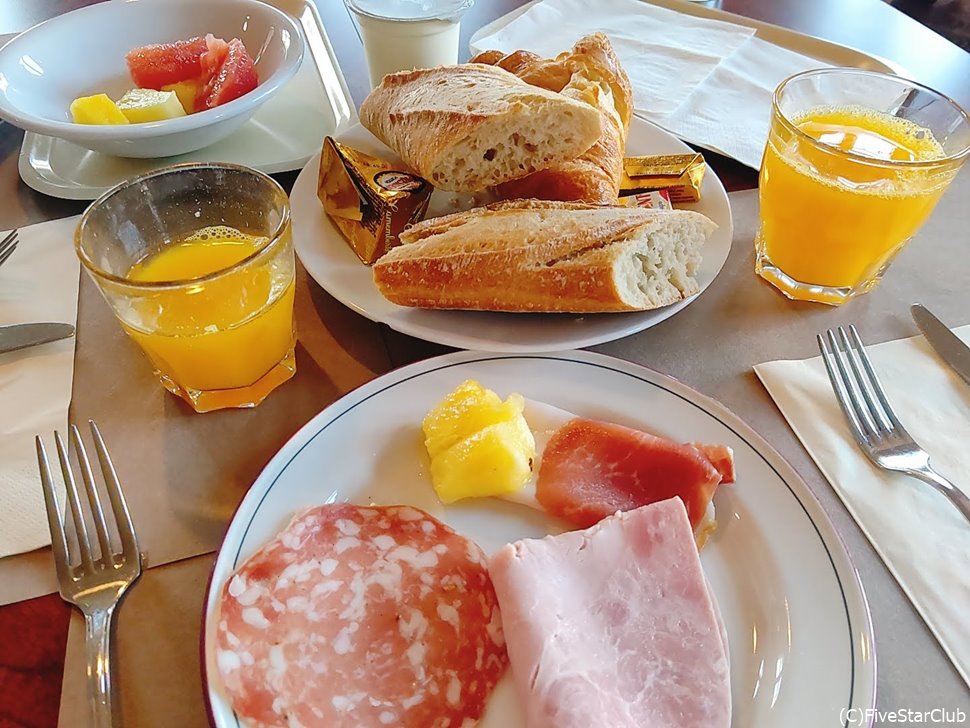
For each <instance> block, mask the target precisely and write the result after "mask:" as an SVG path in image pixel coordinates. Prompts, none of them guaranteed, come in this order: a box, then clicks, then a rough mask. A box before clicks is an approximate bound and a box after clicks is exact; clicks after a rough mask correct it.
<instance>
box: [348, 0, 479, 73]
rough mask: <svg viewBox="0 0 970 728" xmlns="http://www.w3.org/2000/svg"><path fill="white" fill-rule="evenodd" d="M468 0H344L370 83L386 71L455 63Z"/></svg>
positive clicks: (392, 71) (469, 0)
mask: <svg viewBox="0 0 970 728" xmlns="http://www.w3.org/2000/svg"><path fill="white" fill-rule="evenodd" d="M473 2H474V0H344V3H345V4H346V6H347V7H348V8H349V9H350V11H351V12H352V17H353V19H354V21H355V23H356V25H357V29H358V31H359V34H360V40H361V42H362V43H363V44H364V55H365V56H366V57H367V70H368V73H369V75H370V83H371V87H375V86H379V85H380V83H381V80H382V79H383V78H384V76H385V75H387V74H389V73H395V72H397V71H410V70H411V69H414V68H431V67H433V66H448V65H454V64H456V63H458V46H459V40H460V37H461V29H460V27H461V16H462V15H464V14H465V12H466V11H467V10H468V9H469V8H470V7H471V6H472V4H473Z"/></svg>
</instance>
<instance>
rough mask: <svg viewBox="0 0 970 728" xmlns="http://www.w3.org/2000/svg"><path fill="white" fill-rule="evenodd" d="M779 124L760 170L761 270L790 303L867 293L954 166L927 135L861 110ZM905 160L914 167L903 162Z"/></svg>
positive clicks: (822, 110) (829, 110)
mask: <svg viewBox="0 0 970 728" xmlns="http://www.w3.org/2000/svg"><path fill="white" fill-rule="evenodd" d="M791 124H792V125H794V127H796V128H797V129H798V132H801V133H798V132H796V131H794V130H793V129H791V128H790V127H789V126H787V125H786V124H785V123H783V122H782V121H781V120H779V119H778V118H777V115H776V116H775V117H774V118H773V119H772V128H771V134H770V136H769V140H768V145H767V147H766V149H765V156H764V160H763V162H762V166H761V179H760V190H761V192H760V195H761V230H760V232H759V234H758V241H757V253H758V264H757V265H758V272H759V273H760V274H761V275H762V276H764V277H765V278H767V279H768V280H770V281H771V282H772V283H773V284H774V285H776V286H777V287H779V288H780V289H782V291H784V292H785V293H786V294H787V295H789V296H790V297H792V298H796V299H810V300H825V294H826V291H825V289H835V290H834V291H833V292H832V300H830V301H828V302H832V303H837V302H841V300H844V297H846V296H847V295H851V294H853V293H855V292H859V291H861V290H867V289H868V288H869V287H871V286H872V285H874V284H875V283H876V281H877V280H878V279H879V277H880V275H881V274H882V272H883V271H884V270H885V268H886V267H887V266H888V265H889V263H890V261H891V260H892V258H893V257H894V256H895V255H896V253H898V252H899V250H900V249H901V248H902V246H903V245H904V244H905V243H906V241H907V240H909V238H910V237H912V235H913V234H914V233H915V232H916V230H917V229H919V227H920V225H922V223H923V221H924V220H925V219H926V218H927V216H929V214H930V212H931V211H932V210H933V207H934V206H935V205H936V203H937V201H938V200H939V198H940V196H941V195H942V194H943V191H944V190H945V189H946V186H947V184H948V183H949V182H950V180H951V179H952V178H953V175H954V174H955V170H954V169H949V168H944V169H942V170H941V169H935V168H934V167H933V166H932V165H929V166H925V165H924V166H921V165H919V164H912V163H913V162H931V161H932V160H938V159H942V158H943V156H944V152H943V148H942V146H941V145H940V144H939V142H938V141H937V140H936V139H935V138H934V136H933V134H932V133H931V132H930V131H929V130H928V129H924V128H922V127H920V126H918V125H917V124H914V123H913V122H911V121H907V120H905V119H901V118H897V117H895V116H890V115H889V114H885V113H882V112H877V111H873V110H870V109H866V108H863V107H861V106H839V107H816V108H813V109H810V110H808V111H806V112H804V113H802V114H800V115H799V116H797V117H795V118H793V119H791ZM907 163H910V164H907Z"/></svg>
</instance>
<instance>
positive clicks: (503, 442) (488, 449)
mask: <svg viewBox="0 0 970 728" xmlns="http://www.w3.org/2000/svg"><path fill="white" fill-rule="evenodd" d="M524 408H525V400H524V399H523V398H522V396H521V395H519V394H511V395H509V397H508V399H506V400H505V401H504V402H503V401H502V399H501V397H499V396H498V395H497V394H496V393H495V392H493V391H491V390H489V389H485V388H484V387H482V386H481V385H480V384H479V383H478V382H476V381H474V380H468V381H466V382H463V383H462V384H460V385H459V386H458V387H457V388H456V389H455V390H454V391H453V392H451V393H450V394H449V395H448V396H446V397H445V398H444V399H443V400H442V401H441V402H440V403H439V404H438V405H437V406H436V407H435V408H434V409H432V410H431V411H430V412H429V413H428V414H427V416H426V417H425V418H424V422H423V423H422V428H423V430H424V435H425V443H424V444H425V447H426V448H427V449H428V454H429V455H430V456H431V482H432V484H433V485H434V488H435V490H436V491H437V493H438V497H439V498H441V500H442V501H444V502H445V503H451V502H453V501H456V500H459V499H460V498H470V497H480V496H490V495H503V494H506V493H511V492H514V491H516V490H518V489H520V488H521V487H522V486H523V485H525V484H526V482H528V480H529V479H530V478H531V476H532V462H533V460H534V458H535V453H536V444H535V438H534V437H533V435H532V431H531V430H530V429H529V425H528V423H527V422H526V421H525V417H524V416H523V414H522V412H523V409H524Z"/></svg>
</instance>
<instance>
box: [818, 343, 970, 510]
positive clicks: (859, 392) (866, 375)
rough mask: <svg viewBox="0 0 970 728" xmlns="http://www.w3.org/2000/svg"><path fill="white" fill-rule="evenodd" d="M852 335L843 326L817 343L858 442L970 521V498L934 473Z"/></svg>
mask: <svg viewBox="0 0 970 728" xmlns="http://www.w3.org/2000/svg"><path fill="white" fill-rule="evenodd" d="M849 330H850V332H851V334H852V336H851V339H850V337H849V335H848V334H846V331H845V329H844V328H843V327H841V326H840V327H839V330H838V336H836V333H835V331H833V330H832V329H829V330H828V331H826V332H825V338H823V337H822V335H821V334H819V335H817V336H816V337H815V338H816V339H817V340H818V348H819V351H821V352H822V360H823V361H824V362H825V369H826V371H828V374H829V380H830V381H831V382H832V388H833V389H834V390H835V396H836V398H837V399H838V400H839V405H841V407H842V412H844V413H845V416H846V419H848V420H849V426H850V429H851V430H852V436H853V437H854V438H855V441H856V442H857V443H858V444H859V447H860V448H861V449H862V452H864V453H865V454H866V456H867V457H868V458H869V459H870V460H871V461H872V462H873V463H875V465H877V466H878V467H880V468H882V469H883V470H894V471H897V472H900V473H905V474H907V475H911V476H913V477H914V478H919V479H920V480H922V481H923V482H925V483H929V484H930V485H932V486H933V487H934V488H936V490H938V491H939V492H940V493H942V494H943V495H945V496H946V497H947V498H949V499H950V502H951V503H953V505H954V506H956V508H957V509H958V510H959V511H960V513H962V514H963V517H964V518H966V519H967V521H970V498H967V496H966V495H964V494H963V492H962V491H961V490H960V489H959V488H957V487H956V486H955V485H953V483H951V482H950V481H949V480H947V479H946V478H944V477H943V476H942V475H940V474H939V473H937V472H936V471H935V470H933V468H931V467H930V457H929V455H927V454H926V451H925V450H924V449H923V448H922V447H920V446H919V444H917V442H916V441H915V440H914V439H913V437H912V435H910V434H909V433H908V432H907V431H906V429H905V428H904V427H903V426H902V425H901V424H900V423H899V420H898V419H897V418H896V413H895V412H894V411H893V408H892V407H891V406H890V404H889V401H888V400H887V399H886V393H885V391H884V390H883V388H882V385H881V384H880V383H879V379H878V378H877V377H876V373H875V371H873V369H872V363H871V362H870V361H869V355H868V354H866V350H865V346H864V345H863V343H862V339H861V338H860V337H859V332H858V331H856V328H855V326H850V327H849ZM826 339H827V342H826Z"/></svg>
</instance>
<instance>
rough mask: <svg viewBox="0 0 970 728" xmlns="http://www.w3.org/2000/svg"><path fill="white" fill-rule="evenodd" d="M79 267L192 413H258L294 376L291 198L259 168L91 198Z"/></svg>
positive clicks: (211, 169)
mask: <svg viewBox="0 0 970 728" xmlns="http://www.w3.org/2000/svg"><path fill="white" fill-rule="evenodd" d="M75 246H76V248H77V253H78V256H79V257H80V259H81V263H82V264H83V265H84V267H85V268H86V269H87V271H88V273H89V274H90V276H91V278H92V279H93V280H94V282H95V283H96V284H97V286H98V288H99V289H100V290H101V293H102V294H103V295H104V297H105V299H106V300H107V302H108V303H109V304H110V305H111V308H112V309H113V310H114V313H115V315H116V316H117V317H118V320H119V321H120V322H121V325H122V327H123V328H124V329H125V331H126V332H127V333H128V335H129V336H131V338H132V339H134V340H135V341H136V342H137V343H138V344H139V346H141V348H142V349H143V350H144V352H145V353H146V354H147V355H148V358H149V359H150V360H151V361H152V364H153V365H154V367H155V373H156V374H157V375H158V378H159V379H160V380H161V382H162V384H163V385H164V386H165V387H166V388H167V389H168V390H169V391H171V392H173V393H174V394H177V395H178V396H180V397H182V398H183V399H184V400H185V401H187V402H188V403H189V404H190V405H192V407H193V408H194V409H195V410H196V411H197V412H207V411H210V410H215V409H222V408H226V407H254V406H256V405H257V404H259V403H260V402H261V401H262V400H263V398H265V397H266V395H268V394H269V393H270V392H271V391H273V389H275V388H276V387H277V386H279V385H280V384H282V383H283V382H285V381H286V380H287V379H289V378H290V377H292V376H293V374H294V373H295V371H296V361H295V357H294V352H293V349H294V345H295V341H296V335H295V330H294V325H293V296H294V287H295V284H294V275H295V262H294V256H293V242H292V237H291V232H290V208H289V200H288V199H287V196H286V193H285V192H284V191H283V189H282V188H281V187H280V186H279V185H278V184H277V183H276V182H275V181H274V180H273V179H271V178H270V177H268V176H266V175H265V174H263V173H261V172H257V171H256V170H253V169H249V168H247V167H241V166H237V165H230V164H181V165H175V166H171V167H166V168H164V169H161V170H158V171H155V172H151V173H149V174H146V175H144V176H141V177H137V178H135V179H132V180H129V181H127V182H124V183H122V184H120V185H119V186H117V187H115V188H114V189H112V190H110V191H108V192H106V193H105V194H104V195H102V196H101V197H100V198H99V199H98V200H96V201H95V202H93V203H92V204H91V206H90V207H89V208H88V209H87V211H86V212H85V213H84V215H83V216H82V217H81V221H80V223H79V225H78V227H77V232H76V233H75Z"/></svg>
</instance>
